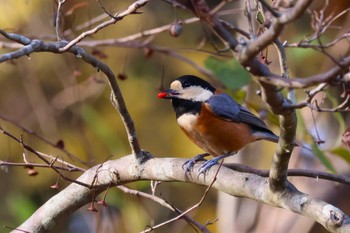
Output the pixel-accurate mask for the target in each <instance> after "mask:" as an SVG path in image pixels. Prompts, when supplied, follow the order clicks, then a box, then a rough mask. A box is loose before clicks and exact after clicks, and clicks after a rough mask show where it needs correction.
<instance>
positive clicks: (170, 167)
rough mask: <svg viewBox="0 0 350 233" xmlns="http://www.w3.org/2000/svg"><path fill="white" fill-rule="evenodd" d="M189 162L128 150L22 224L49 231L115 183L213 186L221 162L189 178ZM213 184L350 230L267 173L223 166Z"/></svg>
mask: <svg viewBox="0 0 350 233" xmlns="http://www.w3.org/2000/svg"><path fill="white" fill-rule="evenodd" d="M184 162H185V160H184V159H174V158H154V159H150V160H148V161H146V162H145V163H144V164H142V165H140V163H139V162H138V160H137V159H136V157H135V156H134V155H129V156H125V157H122V158H120V159H118V160H113V161H108V162H106V163H104V164H103V165H97V166H95V167H93V168H91V169H89V170H88V171H87V172H85V173H84V174H83V175H82V176H81V177H80V178H79V179H78V180H79V182H83V183H86V184H94V185H95V188H94V189H88V188H86V187H83V186H80V185H77V184H71V185H69V186H68V187H67V188H66V189H64V190H62V191H61V192H60V193H58V194H57V195H55V196H54V197H52V198H51V199H50V200H48V201H47V202H46V203H45V204H44V205H42V206H41V207H40V208H39V209H38V210H37V211H36V212H35V213H34V214H33V215H32V216H31V217H30V218H29V219H27V220H26V221H25V222H24V223H23V224H22V225H21V226H19V227H18V228H17V229H18V230H24V231H28V232H33V233H34V232H35V233H38V232H48V231H50V229H52V228H54V227H55V226H56V225H57V224H58V223H59V222H61V220H62V219H63V218H64V217H65V216H67V215H68V214H69V213H71V212H73V211H74V210H76V209H78V208H79V207H81V206H83V205H84V204H87V203H89V202H91V201H92V200H93V199H94V195H95V194H96V195H97V194H98V193H100V192H101V191H103V190H104V189H106V188H107V187H108V186H110V184H116V185H121V184H125V183H129V182H133V181H137V180H160V181H181V182H192V183H195V184H200V185H206V186H208V185H210V183H211V181H212V180H213V179H214V177H215V174H216V172H217V171H216V169H218V167H219V165H217V166H214V167H212V169H211V170H210V171H209V172H208V174H207V175H206V176H203V175H201V176H198V170H199V166H200V165H201V164H197V165H195V167H194V170H193V171H194V172H193V173H191V175H190V176H189V177H188V178H186V176H185V171H184V170H183V169H182V164H183V163H184ZM232 177H234V178H232ZM213 187H214V188H216V189H218V190H221V191H223V192H226V193H228V194H230V195H233V196H238V197H247V198H250V199H253V200H256V201H259V202H262V203H266V204H269V205H272V206H276V207H281V208H284V209H288V210H291V211H293V212H296V213H299V214H301V215H304V216H307V217H309V218H312V219H314V220H315V221H317V222H319V223H320V224H322V225H323V226H324V227H325V228H327V230H329V231H330V232H345V231H350V218H349V217H348V216H347V215H345V214H344V213H343V212H342V211H341V210H339V209H338V208H336V207H334V206H332V205H330V204H328V203H326V202H323V201H321V200H317V199H314V198H312V197H310V196H308V195H306V194H304V193H301V192H300V191H298V190H297V189H296V188H295V187H294V186H293V185H292V184H290V183H287V184H286V187H287V189H286V192H284V193H283V194H281V193H279V192H271V190H270V187H269V180H268V179H267V178H264V177H261V176H258V175H255V174H251V173H243V172H237V171H234V170H231V169H229V168H226V167H221V170H220V171H219V173H218V174H217V180H216V182H215V183H214V185H213ZM13 232H20V231H16V230H15V231H13Z"/></svg>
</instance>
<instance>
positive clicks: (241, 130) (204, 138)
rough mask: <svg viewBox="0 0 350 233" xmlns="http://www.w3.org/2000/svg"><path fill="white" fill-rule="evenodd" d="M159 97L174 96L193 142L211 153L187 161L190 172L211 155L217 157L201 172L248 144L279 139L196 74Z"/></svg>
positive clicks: (181, 121) (180, 121) (182, 123)
mask: <svg viewBox="0 0 350 233" xmlns="http://www.w3.org/2000/svg"><path fill="white" fill-rule="evenodd" d="M158 98H164V99H171V102H172V105H173V108H174V111H175V113H176V119H177V123H178V124H179V126H180V127H181V129H182V130H183V131H184V132H185V134H186V135H187V136H188V137H189V138H190V139H191V141H192V142H193V143H195V144H196V145H197V146H199V147H200V148H201V149H203V150H204V151H206V152H207V153H205V154H200V155H197V156H196V157H194V158H193V159H191V160H189V161H187V162H186V163H185V164H187V167H186V172H189V171H190V169H191V167H192V166H193V165H194V164H195V163H196V162H197V161H198V160H200V159H203V157H204V156H207V155H208V154H210V155H212V156H214V158H213V159H211V160H208V161H206V162H205V163H204V164H203V165H202V167H201V169H200V174H201V173H206V172H207V171H208V170H209V169H210V167H212V166H213V165H215V164H216V163H217V162H218V161H219V160H221V159H223V158H225V157H227V156H230V155H233V154H235V153H236V152H237V151H238V150H240V149H241V148H242V147H244V146H245V145H246V144H248V143H251V142H254V141H258V140H268V141H272V142H277V141H278V136H276V135H275V134H274V133H273V132H272V131H271V130H269V129H268V127H267V126H266V124H265V123H264V122H263V121H262V120H260V119H259V118H258V117H256V116H255V115H253V114H252V113H251V112H250V111H249V110H248V109H246V108H244V107H242V106H241V105H239V104H238V103H237V102H236V101H234V100H233V99H232V98H231V97H230V96H229V95H227V94H225V93H222V92H219V91H217V90H216V89H215V88H214V87H213V86H211V85H210V84H209V83H208V82H206V81H204V80H203V79H200V78H198V77H196V76H193V75H184V76H181V77H179V78H177V79H176V80H175V81H173V82H172V83H171V85H170V89H169V90H165V91H163V92H160V93H159V94H158Z"/></svg>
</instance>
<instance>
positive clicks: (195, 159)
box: [182, 153, 209, 176]
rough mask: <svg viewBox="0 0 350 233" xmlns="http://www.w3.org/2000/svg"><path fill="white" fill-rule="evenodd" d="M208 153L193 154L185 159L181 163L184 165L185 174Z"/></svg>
mask: <svg viewBox="0 0 350 233" xmlns="http://www.w3.org/2000/svg"><path fill="white" fill-rule="evenodd" d="M208 155H209V153H203V154H199V155H196V156H194V157H193V158H192V159H189V160H187V161H186V162H185V163H184V164H183V165H182V168H184V167H185V170H186V172H185V174H186V176H187V173H188V172H190V171H191V168H192V167H193V166H194V165H195V164H196V163H197V162H198V161H200V160H205V159H204V157H206V156H208Z"/></svg>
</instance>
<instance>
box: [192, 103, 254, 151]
mask: <svg viewBox="0 0 350 233" xmlns="http://www.w3.org/2000/svg"><path fill="white" fill-rule="evenodd" d="M194 130H195V131H196V132H197V134H198V135H200V136H201V140H202V142H203V143H204V144H205V146H200V147H202V148H203V149H204V150H206V151H207V152H208V153H210V154H212V155H213V156H218V155H224V154H230V153H234V152H237V151H238V150H240V149H241V148H242V147H243V146H245V145H246V144H248V143H250V142H252V141H254V138H253V137H252V133H251V130H250V129H249V127H248V126H247V125H246V124H244V123H236V122H232V121H227V120H224V119H221V118H218V117H217V116H215V115H214V113H213V112H212V111H211V110H210V109H209V108H208V107H207V106H206V104H203V106H202V111H201V113H200V115H199V116H198V119H197V122H196V125H195V127H194Z"/></svg>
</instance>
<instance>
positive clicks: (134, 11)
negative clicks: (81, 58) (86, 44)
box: [59, 0, 149, 52]
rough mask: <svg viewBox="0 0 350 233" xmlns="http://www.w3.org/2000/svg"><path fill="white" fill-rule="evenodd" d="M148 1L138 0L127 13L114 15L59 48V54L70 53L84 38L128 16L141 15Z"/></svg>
mask: <svg viewBox="0 0 350 233" xmlns="http://www.w3.org/2000/svg"><path fill="white" fill-rule="evenodd" d="M148 1H149V0H138V1H136V2H134V3H133V4H131V5H130V6H129V7H128V9H126V10H125V11H123V12H120V13H117V14H116V15H114V17H113V18H111V19H109V20H108V21H105V22H103V23H101V24H99V25H98V26H96V27H95V28H93V29H91V30H88V31H85V32H83V33H82V34H80V35H79V36H78V37H76V38H75V39H74V40H72V41H70V42H69V43H68V44H66V45H65V46H64V47H62V48H59V52H65V51H68V50H69V48H71V47H72V46H74V45H76V44H77V43H78V42H79V41H82V40H83V39H84V38H86V37H88V36H90V35H93V34H95V33H97V32H98V31H99V30H101V29H103V28H105V27H107V26H109V25H111V24H115V23H116V22H118V21H120V20H122V19H123V18H124V17H125V16H127V15H131V14H138V13H139V12H138V9H140V8H141V7H143V6H144V5H146V4H147V3H148Z"/></svg>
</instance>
